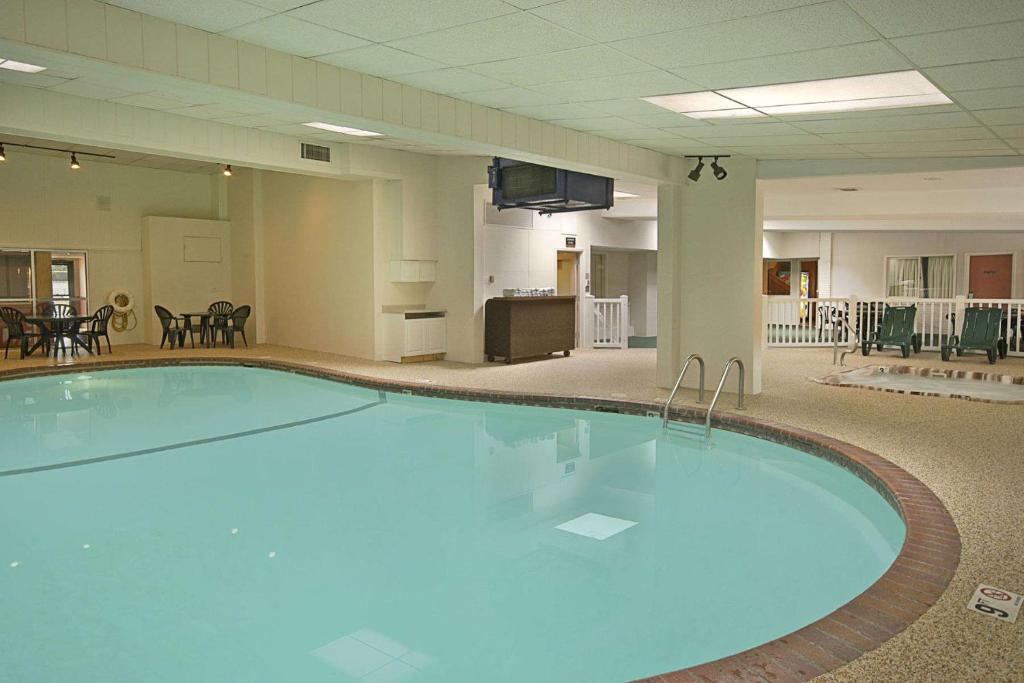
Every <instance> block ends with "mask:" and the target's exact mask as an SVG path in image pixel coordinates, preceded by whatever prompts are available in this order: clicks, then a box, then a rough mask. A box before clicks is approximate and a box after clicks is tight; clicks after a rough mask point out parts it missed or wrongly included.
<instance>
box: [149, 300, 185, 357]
mask: <svg viewBox="0 0 1024 683" xmlns="http://www.w3.org/2000/svg"><path fill="white" fill-rule="evenodd" d="M153 310H155V311H156V317H157V318H159V319H160V327H161V328H163V336H161V337H160V348H161V349H162V348H164V342H166V341H167V340H168V339H170V340H171V348H172V349H173V348H174V344H175V342H177V343H178V345H179V346H184V345H185V330H184V329H183V328H182V327H181V316H177V315H174V314H173V313H171V312H170V311H169V310H167V309H166V308H164V307H163V306H154V307H153Z"/></svg>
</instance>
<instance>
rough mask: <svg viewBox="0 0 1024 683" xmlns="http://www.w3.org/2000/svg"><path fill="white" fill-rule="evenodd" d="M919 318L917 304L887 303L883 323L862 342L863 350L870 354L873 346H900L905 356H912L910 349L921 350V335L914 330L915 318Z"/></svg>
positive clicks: (865, 353) (915, 351) (880, 348)
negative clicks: (894, 304)
mask: <svg viewBox="0 0 1024 683" xmlns="http://www.w3.org/2000/svg"><path fill="white" fill-rule="evenodd" d="M916 318H917V306H913V305H912V306H890V305H888V304H886V306H885V313H883V314H882V324H881V325H879V326H878V329H877V330H875V332H874V333H873V334H872V335H871V336H870V337H868V338H867V339H865V340H864V343H863V344H861V352H862V353H863V354H864V355H865V356H868V355H870V354H871V347H872V346H874V347H875V348H876V349H878V350H879V351H881V350H882V349H883V348H885V347H886V346H898V347H899V349H900V353H902V354H903V357H904V358H909V357H910V351H911V349H913V351H914V353H920V352H921V335H919V334H916V333H915V332H914V320H915V319H916Z"/></svg>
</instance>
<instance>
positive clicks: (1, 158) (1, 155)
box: [0, 143, 7, 161]
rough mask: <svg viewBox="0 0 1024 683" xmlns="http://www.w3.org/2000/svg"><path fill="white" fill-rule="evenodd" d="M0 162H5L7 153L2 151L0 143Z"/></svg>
mask: <svg viewBox="0 0 1024 683" xmlns="http://www.w3.org/2000/svg"><path fill="white" fill-rule="evenodd" d="M0 161H7V153H6V152H5V151H4V146H3V144H2V143H0Z"/></svg>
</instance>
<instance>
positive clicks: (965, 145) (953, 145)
mask: <svg viewBox="0 0 1024 683" xmlns="http://www.w3.org/2000/svg"><path fill="white" fill-rule="evenodd" d="M849 147H850V148H851V149H855V150H857V151H858V152H866V153H873V152H911V153H913V152H958V151H965V150H986V151H987V150H1006V149H1007V148H1008V147H1007V145H1006V144H1005V143H1004V142H1002V141H1001V140H922V141H918V142H868V143H851V144H850V145H849Z"/></svg>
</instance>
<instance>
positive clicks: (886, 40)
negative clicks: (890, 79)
mask: <svg viewBox="0 0 1024 683" xmlns="http://www.w3.org/2000/svg"><path fill="white" fill-rule="evenodd" d="M842 2H843V4H844V5H846V6H847V7H848V8H849V9H850V11H851V12H853V13H854V14H855V15H856V16H858V17H860V19H861V21H863V22H864V24H865V25H866V26H868V27H869V28H870V29H871V30H872V31H873V32H874V33H875V35H877V36H878V39H879V40H880V41H882V42H883V43H884V44H885V45H887V46H888V47H889V49H891V50H895V51H896V53H897V54H899V55H900V56H902V57H903V58H904V59H905V60H907V62H908V63H909V64H912V65H913V66H914V68H915V69H916V70H917V72H918V73H920V74H921V75H922V76H923V77H924V78H926V79H927V80H928V82H929V83H931V84H932V85H933V86H934V87H935V88H936V89H937V90H938V91H939V92H941V93H942V94H943V95H945V96H946V97H948V98H949V99H950V100H952V101H953V103H954V104H955V105H956V106H957V107H959V108H960V111H962V112H963V113H965V114H967V115H968V116H969V117H971V118H972V119H974V121H975V122H976V123H977V124H978V125H979V126H981V127H983V128H985V129H987V130H988V132H989V133H992V134H993V135H996V132H995V131H994V130H992V129H991V128H990V127H989V126H988V125H987V124H986V123H984V122H983V121H981V119H979V118H978V117H977V116H975V115H974V113H973V112H972V111H971V110H969V109H967V108H966V107H964V106H963V105H962V104H960V102H958V101H956V100H955V99H954V98H953V97H952V96H951V95H950V94H949V93H948V92H946V90H945V89H944V88H941V87H939V85H938V84H937V83H935V81H933V80H932V79H931V78H929V77H928V74H927V73H925V70H924V68H923V67H922V66H921V65H920V64H918V63H917V62H916V61H914V60H913V59H911V58H910V56H908V55H907V54H906V53H904V52H903V51H902V50H900V49H899V48H898V47H896V46H895V45H893V44H892V41H891V40H890V39H889V38H888V37H887V36H884V35H882V32H881V31H879V30H878V29H877V28H876V27H875V26H874V25H873V24H872V23H871V22H869V21H868V20H867V19H865V18H864V17H863V16H861V14H860V13H859V12H858V11H857V10H856V9H855V8H854V7H852V6H851V5H850V3H849V2H848V0H842ZM1007 23H1010V24H1014V23H1021V24H1024V21H1020V22H992V23H988V24H981V26H1000V25H1002V24H1007ZM970 28H978V27H970ZM949 30H950V29H945V30H942V31H929V32H926V33H921V34H916V35H929V34H935V33H947V32H948V31H949ZM953 30H960V29H953ZM996 137H997V138H999V136H998V135H996ZM999 139H1002V138H999Z"/></svg>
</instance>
